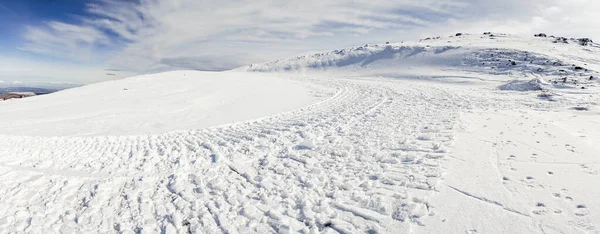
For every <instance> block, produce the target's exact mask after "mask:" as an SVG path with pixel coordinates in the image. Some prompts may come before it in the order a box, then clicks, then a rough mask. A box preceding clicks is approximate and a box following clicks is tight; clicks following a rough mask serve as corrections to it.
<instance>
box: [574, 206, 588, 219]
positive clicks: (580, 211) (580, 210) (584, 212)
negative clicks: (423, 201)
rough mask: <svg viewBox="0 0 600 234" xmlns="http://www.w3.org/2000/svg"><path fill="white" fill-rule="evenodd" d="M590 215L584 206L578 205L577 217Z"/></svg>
mask: <svg viewBox="0 0 600 234" xmlns="http://www.w3.org/2000/svg"><path fill="white" fill-rule="evenodd" d="M589 213H590V211H589V210H588V209H587V207H586V206H585V205H583V204H580V205H577V209H575V215H577V216H586V215H588V214H589Z"/></svg>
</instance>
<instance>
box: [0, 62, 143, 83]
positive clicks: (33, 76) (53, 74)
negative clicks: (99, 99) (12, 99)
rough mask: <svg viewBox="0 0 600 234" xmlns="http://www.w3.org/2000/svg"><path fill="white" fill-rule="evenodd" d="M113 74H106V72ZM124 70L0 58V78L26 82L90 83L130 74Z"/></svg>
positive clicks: (8, 80)
mask: <svg viewBox="0 0 600 234" xmlns="http://www.w3.org/2000/svg"><path fill="white" fill-rule="evenodd" d="M110 73H112V74H114V75H107V74H110ZM131 75H132V73H130V72H126V71H107V70H106V69H104V68H102V67H98V66H82V65H80V64H70V63H60V62H49V61H35V60H31V59H16V58H0V80H3V81H4V82H7V83H8V82H10V83H15V82H20V83H27V84H43V83H51V82H65V83H74V84H82V83H91V82H99V81H106V80H112V79H117V78H122V77H127V76H131Z"/></svg>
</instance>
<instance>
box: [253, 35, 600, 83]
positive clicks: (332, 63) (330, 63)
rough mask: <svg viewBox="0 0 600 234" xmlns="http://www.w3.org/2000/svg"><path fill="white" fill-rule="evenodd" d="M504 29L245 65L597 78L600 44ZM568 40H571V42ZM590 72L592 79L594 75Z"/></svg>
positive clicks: (276, 69) (552, 78)
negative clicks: (508, 32)
mask: <svg viewBox="0 0 600 234" xmlns="http://www.w3.org/2000/svg"><path fill="white" fill-rule="evenodd" d="M555 41H557V39H556V38H551V37H547V38H540V37H533V36H531V37H523V36H511V35H503V34H489V33H486V34H484V35H469V34H463V35H461V36H450V37H437V38H426V39H423V40H420V41H418V42H402V43H391V44H389V43H386V44H367V45H364V46H360V47H353V48H347V49H341V50H335V51H330V52H325V53H316V54H312V55H303V56H297V57H293V58H288V59H282V60H277V61H274V62H267V63H262V64H252V65H250V66H248V67H247V68H246V70H248V71H255V72H282V71H284V72H304V73H306V72H333V73H337V74H340V73H342V74H346V75H363V76H364V75H369V76H385V77H401V76H408V75H423V76H451V75H453V74H456V72H460V73H462V74H463V75H464V74H480V75H481V74H486V75H490V74H491V75H503V76H510V77H524V78H530V79H532V78H535V77H544V78H545V79H546V80H547V81H549V82H554V81H557V82H559V81H562V80H560V79H562V78H564V77H568V79H569V81H570V82H569V83H571V84H573V81H575V83H576V84H577V83H579V84H581V85H583V84H587V83H590V81H591V80H594V79H595V80H597V78H595V77H598V75H599V73H598V71H600V66H599V65H598V64H600V57H599V56H598V54H600V45H599V44H596V43H593V42H591V43H589V44H586V45H581V44H580V43H578V41H577V40H576V39H572V40H567V39H565V41H564V42H563V41H562V40H561V41H560V42H558V43H557V42H555ZM569 42H570V43H569ZM591 77H592V79H590V78H591Z"/></svg>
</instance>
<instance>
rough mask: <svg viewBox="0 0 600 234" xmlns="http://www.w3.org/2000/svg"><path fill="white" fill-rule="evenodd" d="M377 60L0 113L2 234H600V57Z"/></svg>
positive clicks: (271, 70)
mask: <svg viewBox="0 0 600 234" xmlns="http://www.w3.org/2000/svg"><path fill="white" fill-rule="evenodd" d="M572 41H575V40H572ZM362 48H363V49H358V48H350V49H345V50H338V51H333V52H326V53H320V54H315V55H307V56H299V57H295V58H290V59H284V60H279V61H276V62H271V63H265V64H254V65H252V66H248V67H244V68H240V69H236V71H235V72H234V71H229V72H222V73H205V72H192V71H178V72H169V73H162V74H155V75H147V76H140V77H133V78H128V79H125V80H121V81H114V82H106V83H100V84H95V85H90V86H85V87H81V88H76V89H71V90H66V91H62V92H59V93H55V94H51V95H47V96H39V97H33V98H29V99H21V100H14V101H10V102H6V103H0V113H1V115H0V120H1V121H0V124H1V127H0V134H2V135H0V149H1V150H0V175H2V176H0V232H2V233H8V232H27V233H600V202H598V197H600V144H598V142H600V121H599V119H600V108H599V107H598V103H600V102H599V98H598V97H599V96H598V95H600V90H599V88H598V80H597V78H596V77H597V71H598V68H600V66H599V64H600V62H599V61H598V58H600V57H599V56H598V55H600V50H599V48H598V45H597V44H594V43H590V44H586V45H580V44H577V43H570V44H565V43H563V42H562V40H561V43H554V41H553V39H551V38H533V37H516V36H508V35H501V34H497V35H493V36H490V35H489V34H486V35H463V36H460V37H454V36H453V37H444V38H434V39H427V40H422V41H420V42H412V43H409V42H406V43H391V44H382V45H369V46H366V47H362ZM340 51H342V52H340ZM492 54H493V55H492ZM509 60H510V61H509ZM513 61H514V63H513ZM244 70H245V71H244Z"/></svg>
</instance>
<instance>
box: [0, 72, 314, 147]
mask: <svg viewBox="0 0 600 234" xmlns="http://www.w3.org/2000/svg"><path fill="white" fill-rule="evenodd" d="M282 95H290V96H291V97H290V98H288V99H286V100H285V102H280V101H278V100H277V99H276V98H274V97H278V96H282ZM315 100H318V98H317V97H315V96H314V95H309V93H308V90H307V87H305V85H304V84H301V83H298V82H294V81H289V80H282V79H276V78H273V77H271V76H268V75H261V74H254V75H252V74H239V73H236V72H221V73H215V72H198V71H175V72H166V73H159V74H152V75H142V76H136V77H131V78H127V79H122V80H116V81H108V82H102V83H98V84H92V85H88V86H83V87H79V88H73V89H68V90H64V91H60V92H57V93H53V94H49V95H45V96H43V97H35V98H28V99H26V100H19V101H18V102H16V101H10V102H0V129H2V133H3V134H10V135H36V136H40V135H41V136H57V135H61V136H64V135H70V136H75V135H78V136H79V135H107V134H108V135H131V134H143V133H159V132H167V131H175V130H190V129H200V128H205V127H210V126H216V125H222V124H229V123H233V122H237V121H242V120H249V119H253V118H259V117H263V116H266V115H272V114H277V113H280V112H285V111H289V110H293V109H296V108H299V107H302V106H305V105H308V104H310V103H312V102H314V101H315ZM256 103H261V105H255V104H256ZM41 110H48V111H41Z"/></svg>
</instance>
